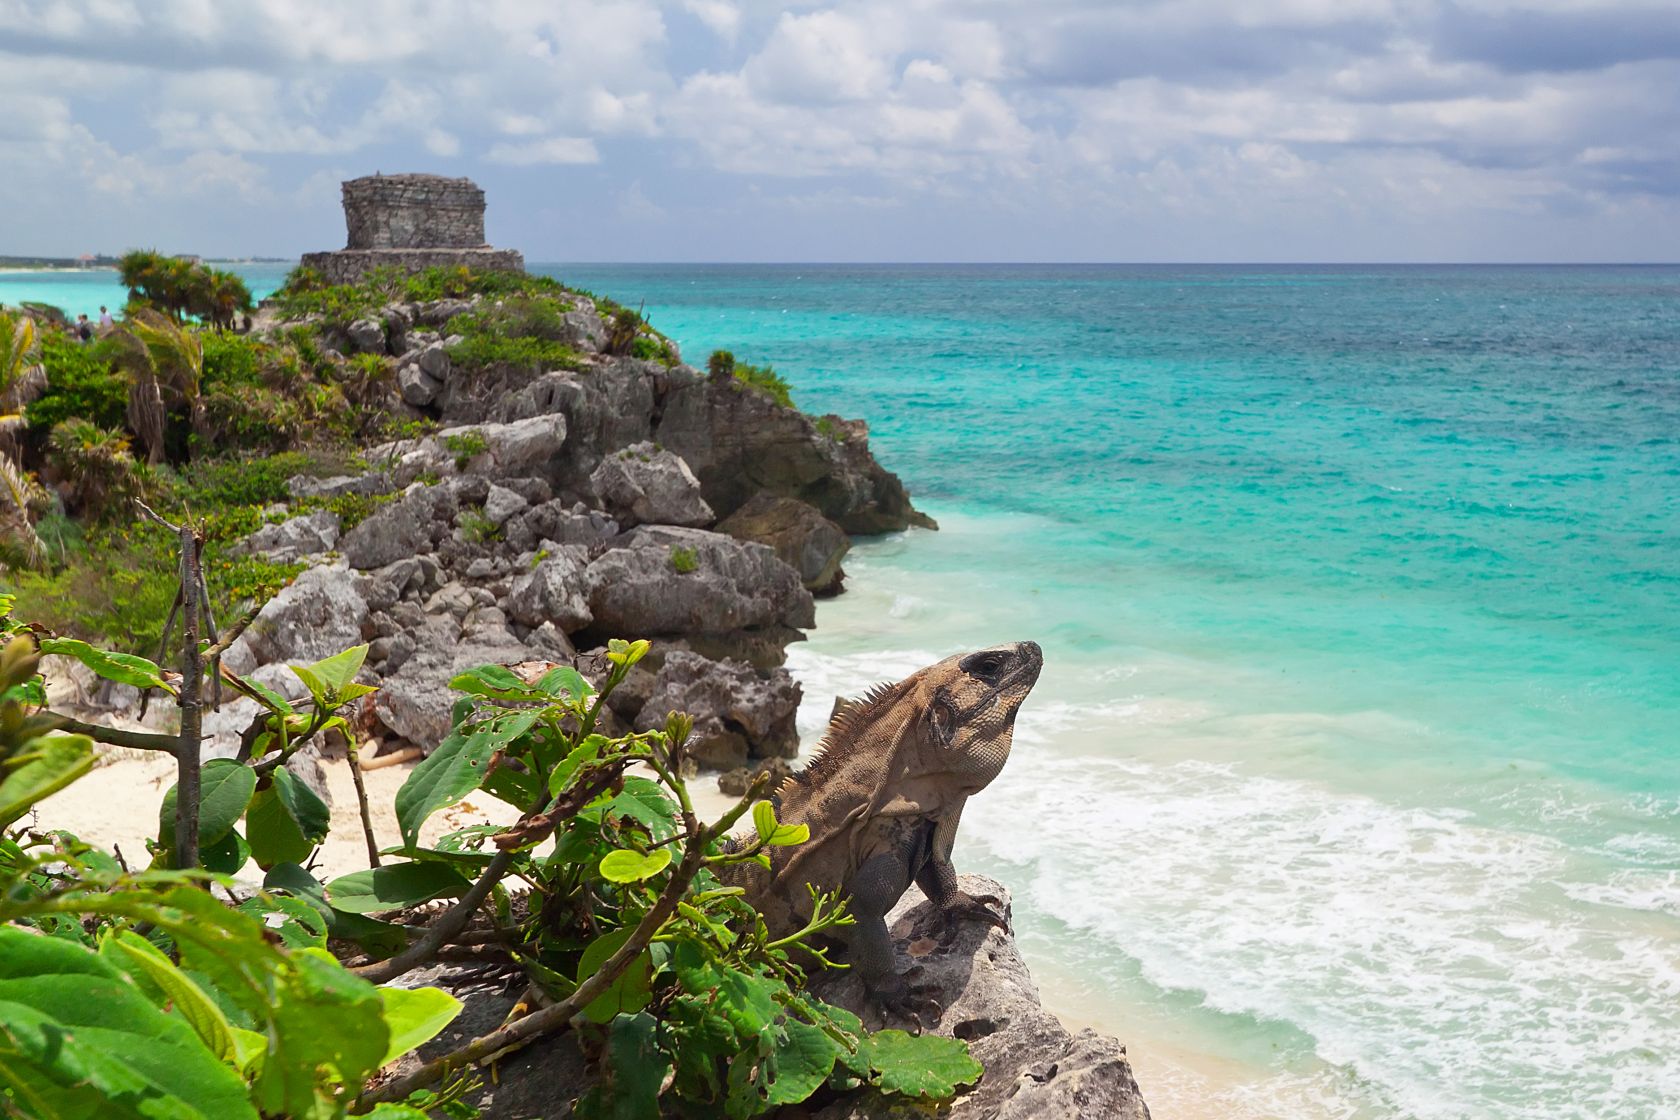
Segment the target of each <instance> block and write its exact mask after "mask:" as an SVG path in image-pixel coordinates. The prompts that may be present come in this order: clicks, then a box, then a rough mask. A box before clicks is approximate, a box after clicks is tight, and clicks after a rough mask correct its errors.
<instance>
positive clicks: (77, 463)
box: [47, 417, 141, 519]
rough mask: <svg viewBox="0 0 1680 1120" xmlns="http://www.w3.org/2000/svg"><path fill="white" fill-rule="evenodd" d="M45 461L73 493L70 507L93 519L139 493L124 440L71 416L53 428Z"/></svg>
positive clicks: (137, 475)
mask: <svg viewBox="0 0 1680 1120" xmlns="http://www.w3.org/2000/svg"><path fill="white" fill-rule="evenodd" d="M47 461H48V463H49V464H50V465H51V467H52V468H53V470H54V471H55V472H56V473H57V474H58V475H59V476H60V477H61V478H63V479H64V480H65V481H67V482H68V483H69V484H70V486H71V488H72V490H73V492H74V495H75V496H74V504H75V505H76V506H77V507H78V508H80V509H82V510H84V511H86V512H87V513H88V515H89V516H91V517H94V518H96V519H98V518H103V517H104V516H105V514H106V513H107V512H109V511H110V510H111V509H112V508H113V507H115V506H117V505H118V504H119V503H122V504H126V503H127V501H128V500H129V499H130V498H132V497H135V496H136V495H138V494H139V493H140V492H141V474H140V470H139V466H138V464H136V463H135V461H134V456H133V454H131V453H130V452H129V449H128V437H127V436H126V435H124V434H122V433H121V432H118V431H114V430H112V429H110V428H101V427H100V426H99V425H98V424H94V423H92V422H90V421H87V420H82V419H80V418H77V417H71V418H70V419H69V420H62V421H60V422H59V423H58V424H56V425H54V427H53V430H52V435H51V436H50V437H49V438H48V441H47Z"/></svg>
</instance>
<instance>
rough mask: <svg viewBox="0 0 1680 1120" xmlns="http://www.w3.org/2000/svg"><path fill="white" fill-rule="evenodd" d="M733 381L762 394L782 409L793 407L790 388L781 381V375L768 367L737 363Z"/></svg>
mask: <svg viewBox="0 0 1680 1120" xmlns="http://www.w3.org/2000/svg"><path fill="white" fill-rule="evenodd" d="M735 380H737V381H739V382H741V384H743V385H745V386H747V387H748V388H750V389H753V390H754V391H756V392H760V393H763V394H764V395H765V396H767V397H769V398H770V399H771V400H773V401H775V402H776V403H777V404H779V405H781V406H782V407H783V408H792V407H793V395H792V392H791V389H792V386H790V385H789V384H788V383H787V382H786V381H784V380H782V376H781V374H779V373H777V372H776V371H775V370H774V369H772V368H770V367H769V366H753V365H748V364H747V363H746V362H738V363H736V365H735Z"/></svg>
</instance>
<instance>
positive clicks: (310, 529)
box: [235, 509, 339, 564]
mask: <svg viewBox="0 0 1680 1120" xmlns="http://www.w3.org/2000/svg"><path fill="white" fill-rule="evenodd" d="M338 525H339V520H338V514H336V513H333V512H332V511H330V510H324V509H323V510H316V511H315V512H314V513H310V514H305V515H304V516H302V517H292V518H288V519H287V520H285V521H281V522H278V523H277V524H274V525H264V526H263V527H262V528H261V529H258V530H257V531H256V532H254V533H252V534H251V535H250V536H248V537H246V538H245V539H244V540H243V541H241V542H239V544H238V545H237V546H235V550H236V551H237V552H241V553H249V554H251V555H253V556H261V557H263V558H264V559H266V560H272V561H274V562H275V563H277V564H284V563H290V562H292V561H294V560H299V559H302V558H303V557H305V556H316V555H319V554H320V553H323V552H328V551H331V550H332V548H333V547H334V546H335V545H337V544H338Z"/></svg>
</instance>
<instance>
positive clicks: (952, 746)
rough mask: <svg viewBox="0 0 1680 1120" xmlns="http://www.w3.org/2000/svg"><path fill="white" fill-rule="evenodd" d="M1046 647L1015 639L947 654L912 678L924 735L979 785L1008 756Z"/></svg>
mask: <svg viewBox="0 0 1680 1120" xmlns="http://www.w3.org/2000/svg"><path fill="white" fill-rule="evenodd" d="M1043 667H1044V652H1043V651H1042V650H1040V649H1039V648H1038V643H1037V642H1011V643H1010V644H1009V645H1002V646H993V647H992V648H990V649H982V650H977V651H975V652H974V653H961V654H957V655H956V656H955V657H947V658H946V659H945V660H943V661H941V662H939V663H938V664H937V665H929V666H928V667H927V668H926V669H923V670H922V671H921V672H919V673H917V674H915V675H914V676H913V677H911V678H910V681H907V682H906V683H907V684H911V685H912V695H916V696H917V699H918V700H919V701H920V707H921V717H920V718H921V720H922V728H921V732H922V733H921V735H920V738H921V740H922V742H923V744H924V746H925V748H927V749H931V750H932V751H933V752H935V753H936V754H937V755H938V756H939V757H940V759H941V760H942V761H943V762H944V763H945V765H946V766H947V767H948V768H949V769H951V770H953V771H956V772H958V773H961V774H964V775H972V776H973V777H974V778H975V779H976V780H977V785H976V788H978V786H983V785H985V784H986V783H987V782H989V781H991V780H992V778H994V777H996V776H997V773H998V771H999V770H1002V769H1003V764H1004V762H1005V761H1006V760H1007V759H1008V758H1009V745H1010V741H1011V740H1012V739H1013V738H1014V734H1015V716H1016V714H1017V713H1018V712H1019V711H1020V710H1021V701H1023V700H1025V699H1026V698H1027V693H1029V692H1031V691H1032V687H1033V685H1034V684H1035V683H1037V681H1038V672H1039V670H1040V669H1042V668H1043Z"/></svg>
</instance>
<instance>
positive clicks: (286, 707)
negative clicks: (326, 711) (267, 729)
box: [222, 664, 296, 715]
mask: <svg viewBox="0 0 1680 1120" xmlns="http://www.w3.org/2000/svg"><path fill="white" fill-rule="evenodd" d="M222 677H223V679H225V680H227V681H228V682H229V683H230V684H232V685H233V686H234V687H235V688H237V689H238V690H239V691H241V692H245V693H249V694H250V695H251V697H252V698H253V699H254V700H256V701H257V702H258V703H260V704H262V705H263V707H265V708H267V709H269V710H270V711H274V712H284V713H285V714H286V715H291V714H293V712H294V711H295V710H296V709H294V708H293V707H292V702H291V701H290V700H288V699H286V698H285V697H284V696H282V695H280V694H279V693H278V692H276V691H274V690H273V689H272V688H269V687H268V686H267V685H266V684H263V683H262V682H261V681H259V680H257V679H256V678H255V677H242V676H240V675H239V674H238V673H235V672H234V671H233V670H232V669H229V668H228V667H227V665H226V664H223V665H222Z"/></svg>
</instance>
